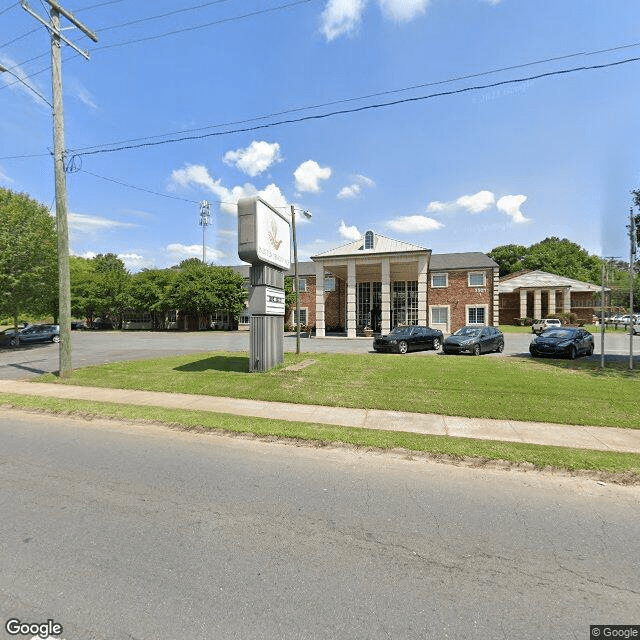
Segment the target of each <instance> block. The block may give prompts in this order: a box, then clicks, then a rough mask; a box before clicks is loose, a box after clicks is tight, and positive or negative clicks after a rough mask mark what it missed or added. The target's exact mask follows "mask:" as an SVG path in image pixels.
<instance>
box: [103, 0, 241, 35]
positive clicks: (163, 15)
mask: <svg viewBox="0 0 640 640" xmlns="http://www.w3.org/2000/svg"><path fill="white" fill-rule="evenodd" d="M229 1H230V0H212V1H211V2H205V3H204V4H199V5H196V6H193V7H185V8H184V9H175V10H174V11H169V12H167V13H159V14H157V15H154V16H147V17H145V18H138V19H137V20H130V21H129V22H123V23H121V24H115V25H111V26H110V27H102V28H101V29H98V30H97V31H98V33H101V32H102V31H112V30H114V29H121V28H123V27H129V26H131V25H134V24H140V23H141V22H149V21H151V20H159V19H160V18H166V17H168V16H173V15H176V14H178V13H187V12H188V11H195V10H196V9H203V8H204V7H210V6H211V5H214V4H220V3H222V2H229Z"/></svg>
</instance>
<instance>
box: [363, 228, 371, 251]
mask: <svg viewBox="0 0 640 640" xmlns="http://www.w3.org/2000/svg"><path fill="white" fill-rule="evenodd" d="M364 248H365V249H373V231H367V232H366V233H365V234H364Z"/></svg>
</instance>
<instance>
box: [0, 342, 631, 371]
mask: <svg viewBox="0 0 640 640" xmlns="http://www.w3.org/2000/svg"><path fill="white" fill-rule="evenodd" d="M71 338H72V364H73V367H74V368H79V367H85V366H88V365H94V364H103V363H105V362H117V361H122V360H140V359H145V358H163V357H167V356H173V355H178V354H187V353H204V352H210V351H248V350H249V333H248V332H243V331H240V332H239V331H232V332H223V331H196V332H190V333H183V332H179V333H178V332H154V331H132V332H127V331H74V332H72V334H71ZM531 338H532V335H531V334H528V333H506V334H505V336H504V339H505V348H504V352H503V353H501V354H498V353H493V354H486V355H483V356H481V357H483V358H504V357H509V356H524V357H529V343H530V342H531ZM594 338H595V348H596V350H595V354H594V355H593V356H592V358H598V357H599V355H600V335H599V334H596V335H595V336H594ZM372 345H373V339H372V338H353V339H349V338H345V337H326V338H315V337H311V338H308V337H302V338H301V341H300V348H301V351H302V352H303V353H374V352H373V348H372ZM284 349H285V351H286V352H293V351H295V349H296V339H295V334H287V335H286V336H285V340H284ZM605 351H606V353H607V354H608V355H615V356H619V357H624V356H627V357H628V355H629V336H628V335H625V334H621V333H615V334H613V333H610V334H606V344H605ZM634 352H635V353H638V354H640V336H635V337H634ZM400 357H404V358H416V357H417V358H422V357H456V356H444V355H442V352H441V351H438V352H434V351H417V352H412V353H410V354H406V355H404V356H400ZM461 357H467V356H461ZM58 363H59V347H58V345H57V344H52V343H43V344H34V345H29V346H22V347H19V348H17V349H9V348H6V349H0V378H8V379H14V380H15V379H20V378H29V377H33V376H37V375H41V374H43V373H51V372H54V371H57V370H58Z"/></svg>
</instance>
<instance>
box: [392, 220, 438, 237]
mask: <svg viewBox="0 0 640 640" xmlns="http://www.w3.org/2000/svg"><path fill="white" fill-rule="evenodd" d="M385 226H386V227H388V228H389V229H393V230H394V231H398V232H400V233H422V232H424V231H436V230H438V229H442V228H443V227H444V225H443V224H442V223H441V222H438V221H437V220H434V219H433V218H427V217H426V216H400V217H398V218H394V219H393V220H389V221H388V222H386V223H385Z"/></svg>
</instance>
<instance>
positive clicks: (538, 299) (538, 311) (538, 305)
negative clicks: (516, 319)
mask: <svg viewBox="0 0 640 640" xmlns="http://www.w3.org/2000/svg"><path fill="white" fill-rule="evenodd" d="M541 316H542V289H534V290H533V317H534V319H535V320H540V319H541Z"/></svg>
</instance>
